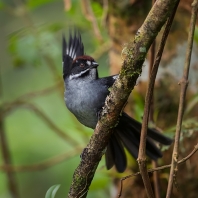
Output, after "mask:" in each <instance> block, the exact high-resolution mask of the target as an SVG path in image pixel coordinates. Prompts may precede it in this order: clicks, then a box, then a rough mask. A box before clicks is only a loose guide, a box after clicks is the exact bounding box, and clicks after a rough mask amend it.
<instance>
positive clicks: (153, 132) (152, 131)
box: [121, 113, 173, 145]
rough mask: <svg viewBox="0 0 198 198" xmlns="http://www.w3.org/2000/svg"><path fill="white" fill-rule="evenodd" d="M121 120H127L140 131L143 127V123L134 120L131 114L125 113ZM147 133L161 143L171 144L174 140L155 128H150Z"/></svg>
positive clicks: (128, 123)
mask: <svg viewBox="0 0 198 198" xmlns="http://www.w3.org/2000/svg"><path fill="white" fill-rule="evenodd" d="M121 120H123V121H125V122H127V125H130V126H133V127H136V128H137V130H138V131H139V133H140V131H141V128H142V124H141V123H140V122H138V121H136V120H134V119H133V118H131V117H130V116H128V115H127V114H126V113H123V114H122V117H121ZM147 135H148V137H150V138H151V139H153V140H155V141H157V142H159V143H161V144H163V145H170V144H171V143H172V142H173V140H172V139H170V138H168V137H166V136H164V135H163V134H161V133H159V132H158V131H157V130H155V129H151V128H148V130H147Z"/></svg>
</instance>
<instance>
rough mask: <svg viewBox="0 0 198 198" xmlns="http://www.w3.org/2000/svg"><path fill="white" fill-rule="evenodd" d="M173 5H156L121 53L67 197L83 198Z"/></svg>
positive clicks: (168, 2) (169, 0) (173, 1)
mask: <svg viewBox="0 0 198 198" xmlns="http://www.w3.org/2000/svg"><path fill="white" fill-rule="evenodd" d="M176 2H177V0H163V1H157V2H156V3H155V5H154V6H153V8H152V9H151V11H150V13H149V14H148V16H147V18H146V20H145V22H144V23H143V25H142V26H141V27H140V29H139V30H138V32H137V34H136V36H135V38H134V40H133V41H132V42H130V43H129V44H128V46H127V47H125V50H123V51H124V52H125V59H124V61H123V64H122V69H121V71H120V75H119V77H118V79H117V80H116V82H115V83H114V85H113V86H112V88H111V92H110V94H109V96H107V98H106V101H105V106H104V108H103V111H102V113H101V118H100V120H99V121H98V124H97V126H96V129H95V131H94V134H93V135H92V137H91V139H90V142H89V144H88V145H87V147H86V148H85V149H84V150H83V153H82V155H81V161H80V164H79V166H78V167H77V169H76V170H75V172H74V176H73V181H72V184H71V187H70V191H69V194H68V197H70V198H71V197H86V195H87V192H88V189H89V186H90V184H91V181H92V179H93V177H94V174H95V171H96V168H97V166H98V163H99V161H100V160H101V157H102V155H103V154H104V152H105V148H106V146H107V144H108V141H109V138H110V136H111V134H112V132H113V130H112V128H113V127H115V126H116V123H117V120H118V118H119V115H120V113H121V112H122V109H123V106H124V104H125V103H126V101H127V99H128V97H129V94H130V93H131V90H132V89H133V87H134V86H135V84H136V80H137V78H138V77H139V75H140V74H141V71H142V64H143V62H144V59H145V56H146V54H147V51H148V49H149V48H150V46H151V44H152V42H153V41H154V39H155V38H156V36H157V34H158V32H159V31H160V29H161V28H162V26H163V25H164V23H165V22H166V20H167V18H168V17H169V16H170V13H171V12H172V10H173V8H174V6H175V4H176Z"/></svg>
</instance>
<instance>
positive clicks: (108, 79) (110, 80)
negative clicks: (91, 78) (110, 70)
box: [99, 74, 118, 88]
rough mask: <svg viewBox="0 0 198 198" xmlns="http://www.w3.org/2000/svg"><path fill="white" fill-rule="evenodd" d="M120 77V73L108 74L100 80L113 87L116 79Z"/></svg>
mask: <svg viewBox="0 0 198 198" xmlns="http://www.w3.org/2000/svg"><path fill="white" fill-rule="evenodd" d="M117 78H118V74H117V75H113V76H107V77H103V78H99V80H100V81H101V83H102V84H103V85H105V86H107V87H108V88H109V87H111V86H112V85H113V83H114V82H115V80H116V79H117Z"/></svg>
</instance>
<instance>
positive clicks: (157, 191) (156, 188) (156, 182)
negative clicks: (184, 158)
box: [149, 0, 160, 198]
mask: <svg viewBox="0 0 198 198" xmlns="http://www.w3.org/2000/svg"><path fill="white" fill-rule="evenodd" d="M154 3H155V0H152V5H153V4H154ZM155 48H156V40H154V42H153V44H152V45H151V48H150V58H149V78H150V75H151V71H152V68H153V64H154V60H155V50H156V49H155ZM152 95H153V96H152V99H151V105H150V112H149V121H151V122H154V100H153V98H154V91H153V94H152ZM157 166H158V163H157V161H154V160H152V167H153V168H156V167H157ZM153 187H154V194H155V198H160V181H159V173H158V172H157V171H155V172H154V173H153Z"/></svg>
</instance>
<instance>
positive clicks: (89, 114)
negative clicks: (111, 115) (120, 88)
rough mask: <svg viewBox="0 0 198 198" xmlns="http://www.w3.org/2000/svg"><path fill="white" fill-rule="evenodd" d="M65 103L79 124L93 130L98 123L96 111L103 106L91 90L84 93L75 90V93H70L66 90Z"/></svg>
mask: <svg viewBox="0 0 198 198" xmlns="http://www.w3.org/2000/svg"><path fill="white" fill-rule="evenodd" d="M72 91H73V90H72ZM74 94H75V95H74ZM71 101H72V102H71ZM65 103H66V106H67V108H68V109H69V110H70V111H71V112H72V113H73V114H74V115H75V117H76V118H77V119H78V121H79V122H81V123H82V124H83V125H85V126H87V127H90V128H95V126H96V124H97V121H98V117H97V113H98V110H100V108H102V106H103V104H102V103H101V102H100V101H98V97H97V95H95V94H93V92H91V90H87V91H86V92H85V91H82V90H80V89H78V90H75V93H71V90H66V92H65ZM98 104H100V105H98ZM101 105H102V106H101ZM100 106H101V107H100Z"/></svg>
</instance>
